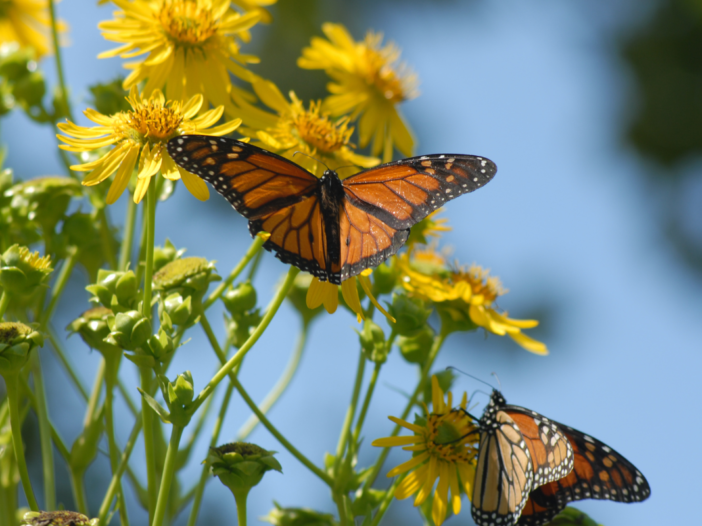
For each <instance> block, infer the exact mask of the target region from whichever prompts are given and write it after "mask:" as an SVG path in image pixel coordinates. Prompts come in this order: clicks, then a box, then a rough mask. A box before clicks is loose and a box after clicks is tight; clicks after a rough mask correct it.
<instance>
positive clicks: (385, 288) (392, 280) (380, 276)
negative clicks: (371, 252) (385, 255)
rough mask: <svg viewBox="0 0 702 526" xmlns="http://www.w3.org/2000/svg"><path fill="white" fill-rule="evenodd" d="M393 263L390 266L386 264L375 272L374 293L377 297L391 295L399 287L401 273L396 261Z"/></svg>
mask: <svg viewBox="0 0 702 526" xmlns="http://www.w3.org/2000/svg"><path fill="white" fill-rule="evenodd" d="M392 261H393V264H390V265H388V264H387V262H385V263H383V264H382V265H379V266H378V267H377V268H376V269H375V270H374V271H373V293H374V294H375V296H376V297H378V296H380V295H381V294H390V293H391V292H392V291H393V289H394V288H395V287H396V286H397V280H398V278H399V277H400V273H399V272H398V271H397V268H396V266H395V265H394V259H393V260H392Z"/></svg>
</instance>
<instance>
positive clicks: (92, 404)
mask: <svg viewBox="0 0 702 526" xmlns="http://www.w3.org/2000/svg"><path fill="white" fill-rule="evenodd" d="M104 379H105V360H100V365H98V370H97V372H96V373H95V381H94V382H93V390H92V391H91V392H90V398H89V399H88V407H86V409H85V418H84V419H83V427H88V426H89V425H90V422H92V421H93V420H94V418H95V416H94V415H95V412H96V411H98V410H99V409H98V406H99V403H100V393H101V392H102V382H103V380H104Z"/></svg>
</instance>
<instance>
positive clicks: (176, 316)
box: [163, 292, 194, 326]
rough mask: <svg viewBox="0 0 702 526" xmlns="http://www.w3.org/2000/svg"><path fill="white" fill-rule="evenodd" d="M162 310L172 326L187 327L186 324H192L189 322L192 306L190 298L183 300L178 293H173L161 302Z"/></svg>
mask: <svg viewBox="0 0 702 526" xmlns="http://www.w3.org/2000/svg"><path fill="white" fill-rule="evenodd" d="M163 310H164V311H165V312H166V313H167V314H168V317H169V318H170V320H171V323H173V324H174V325H184V326H188V325H190V323H188V322H194V320H191V317H192V315H193V306H192V301H191V297H190V296H188V297H187V298H185V299H183V296H181V295H180V293H179V292H174V293H173V294H171V295H169V296H167V297H166V299H164V300H163Z"/></svg>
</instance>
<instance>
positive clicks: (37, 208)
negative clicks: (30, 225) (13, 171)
mask: <svg viewBox="0 0 702 526" xmlns="http://www.w3.org/2000/svg"><path fill="white" fill-rule="evenodd" d="M82 195H83V190H82V187H81V185H80V183H79V182H78V181H76V180H74V179H71V178H70V177H38V178H36V179H30V180H29V181H25V182H22V183H18V184H16V185H14V186H13V187H12V188H10V189H9V190H6V191H5V196H6V197H11V198H12V201H11V204H10V206H11V207H12V210H13V215H14V216H15V217H17V218H20V219H22V220H24V219H25V218H26V219H29V220H30V221H37V222H38V223H39V224H40V225H41V227H42V229H43V231H44V235H45V236H50V235H52V234H53V233H54V228H55V227H56V223H58V222H59V221H60V220H61V219H62V218H63V216H64V214H65V213H66V209H67V208H68V204H69V203H70V201H71V198H72V197H80V196H82Z"/></svg>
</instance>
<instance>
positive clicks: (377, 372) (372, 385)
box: [352, 363, 383, 443]
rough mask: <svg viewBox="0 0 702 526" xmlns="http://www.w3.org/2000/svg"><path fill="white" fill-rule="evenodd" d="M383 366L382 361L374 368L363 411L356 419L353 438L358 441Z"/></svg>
mask: <svg viewBox="0 0 702 526" xmlns="http://www.w3.org/2000/svg"><path fill="white" fill-rule="evenodd" d="M382 367H383V364H382V363H376V364H375V367H374V368H373V374H372V375H371V379H370V383H369V384H368V390H367V391H366V397H365V398H364V399H363V406H362V407H361V412H360V414H359V415H358V420H357V421H356V429H354V431H353V437H352V440H353V441H354V443H355V442H358V437H359V436H361V429H362V428H363V423H364V422H365V420H366V413H368V407H369V406H370V401H371V398H372V397H373V391H374V390H375V384H376V382H377V381H378V376H379V375H380V369H381V368H382Z"/></svg>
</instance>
